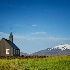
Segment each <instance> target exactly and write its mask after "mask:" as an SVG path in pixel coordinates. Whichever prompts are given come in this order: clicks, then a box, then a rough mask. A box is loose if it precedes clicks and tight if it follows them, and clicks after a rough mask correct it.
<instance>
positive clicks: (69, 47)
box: [53, 44, 70, 51]
mask: <svg viewBox="0 0 70 70" xmlns="http://www.w3.org/2000/svg"><path fill="white" fill-rule="evenodd" d="M53 49H61V50H62V51H63V50H66V49H70V45H68V44H64V45H58V46H55V47H53Z"/></svg>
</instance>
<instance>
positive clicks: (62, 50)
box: [31, 44, 70, 56]
mask: <svg viewBox="0 0 70 70" xmlns="http://www.w3.org/2000/svg"><path fill="white" fill-rule="evenodd" d="M31 55H38V56H41V55H46V56H56V55H70V45H68V44H64V45H58V46H55V47H53V48H47V49H46V50H41V51H38V52H35V53H33V54H31Z"/></svg>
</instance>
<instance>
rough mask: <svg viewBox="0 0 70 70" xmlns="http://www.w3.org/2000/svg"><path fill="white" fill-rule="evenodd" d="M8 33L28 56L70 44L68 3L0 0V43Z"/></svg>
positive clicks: (60, 0)
mask: <svg viewBox="0 0 70 70" xmlns="http://www.w3.org/2000/svg"><path fill="white" fill-rule="evenodd" d="M11 28H12V29H11ZM11 31H12V32H13V35H14V43H15V44H16V45H17V46H18V47H19V48H20V50H21V51H22V52H25V53H29V54H31V53H34V52H37V51H39V50H43V49H46V48H48V47H54V46H56V45H59V44H70V0H0V39H1V38H2V37H5V38H7V39H8V36H9V33H10V32H11Z"/></svg>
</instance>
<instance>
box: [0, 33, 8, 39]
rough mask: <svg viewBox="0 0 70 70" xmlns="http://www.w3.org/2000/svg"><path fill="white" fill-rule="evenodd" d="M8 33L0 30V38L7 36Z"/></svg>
mask: <svg viewBox="0 0 70 70" xmlns="http://www.w3.org/2000/svg"><path fill="white" fill-rule="evenodd" d="M8 36H9V34H7V33H4V32H0V39H1V38H8Z"/></svg>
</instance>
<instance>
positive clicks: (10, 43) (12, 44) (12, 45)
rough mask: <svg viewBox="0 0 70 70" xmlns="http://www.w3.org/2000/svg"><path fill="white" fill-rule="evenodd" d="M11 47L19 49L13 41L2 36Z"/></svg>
mask: <svg viewBox="0 0 70 70" xmlns="http://www.w3.org/2000/svg"><path fill="white" fill-rule="evenodd" d="M3 39H4V40H5V41H6V42H7V43H8V44H9V45H10V46H11V47H12V48H14V49H19V48H18V47H17V46H16V45H15V44H14V43H13V42H11V41H10V40H7V39H5V38H3Z"/></svg>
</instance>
